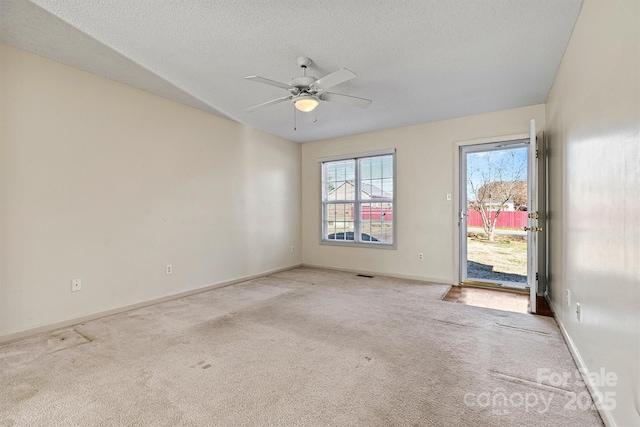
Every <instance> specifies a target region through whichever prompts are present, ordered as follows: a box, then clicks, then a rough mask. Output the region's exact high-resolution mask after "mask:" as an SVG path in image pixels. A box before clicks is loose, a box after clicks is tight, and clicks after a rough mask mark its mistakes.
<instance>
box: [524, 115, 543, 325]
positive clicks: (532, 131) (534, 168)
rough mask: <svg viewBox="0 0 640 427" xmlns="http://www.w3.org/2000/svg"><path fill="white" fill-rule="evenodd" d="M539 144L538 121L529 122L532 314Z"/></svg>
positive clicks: (535, 290)
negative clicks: (537, 137) (537, 135)
mask: <svg viewBox="0 0 640 427" xmlns="http://www.w3.org/2000/svg"><path fill="white" fill-rule="evenodd" d="M537 153H538V144H537V142H536V121H535V120H531V121H530V122H529V156H528V157H529V167H528V168H527V169H528V185H527V192H528V194H527V200H528V203H529V206H527V209H528V212H529V214H528V220H527V227H525V230H526V231H527V242H528V245H527V282H528V283H529V297H530V299H531V302H530V304H531V313H535V312H536V296H537V294H538V231H542V229H540V228H538V217H539V215H538V156H537Z"/></svg>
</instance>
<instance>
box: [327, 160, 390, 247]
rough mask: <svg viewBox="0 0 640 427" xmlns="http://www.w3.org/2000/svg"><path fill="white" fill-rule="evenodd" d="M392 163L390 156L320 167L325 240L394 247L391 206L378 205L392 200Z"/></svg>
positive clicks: (330, 163) (341, 161)
mask: <svg viewBox="0 0 640 427" xmlns="http://www.w3.org/2000/svg"><path fill="white" fill-rule="evenodd" d="M393 160H394V155H393V154H389V155H380V156H373V157H362V158H356V159H351V160H337V161H331V162H325V163H323V177H322V178H323V179H322V181H323V197H324V199H323V202H324V203H323V209H324V210H323V218H322V221H323V230H324V235H323V239H324V240H330V241H351V242H353V241H354V240H357V241H358V242H361V243H369V244H376V243H378V244H393V243H394V236H393V229H394V222H393V221H394V219H393V203H392V202H382V201H381V199H386V200H392V199H393V198H394V195H393V183H394V170H393V166H394V164H393ZM356 187H357V189H358V190H359V191H356ZM355 207H359V208H360V209H361V215H360V216H359V217H355ZM356 229H357V230H359V231H361V232H362V234H361V235H360V236H355V235H354V234H355V230H356ZM354 237H358V238H357V239H355V238H354Z"/></svg>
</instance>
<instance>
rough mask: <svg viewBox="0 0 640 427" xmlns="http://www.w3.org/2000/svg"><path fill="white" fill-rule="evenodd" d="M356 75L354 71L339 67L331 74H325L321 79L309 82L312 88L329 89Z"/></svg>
mask: <svg viewBox="0 0 640 427" xmlns="http://www.w3.org/2000/svg"><path fill="white" fill-rule="evenodd" d="M354 77H356V73H354V72H353V71H351V70H348V69H346V68H340V69H339V70H338V71H335V72H333V73H331V74H327V75H326V76H324V77H322V78H321V79H318V80H316V81H315V82H313V83H312V84H311V87H313V88H314V89H322V90H324V89H329V88H330V87H333V86H337V85H339V84H340V83H344V82H346V81H347V80H351V79H353V78H354Z"/></svg>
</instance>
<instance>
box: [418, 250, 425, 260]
mask: <svg viewBox="0 0 640 427" xmlns="http://www.w3.org/2000/svg"><path fill="white" fill-rule="evenodd" d="M418 260H419V261H422V260H424V254H423V253H422V252H420V253H419V254H418Z"/></svg>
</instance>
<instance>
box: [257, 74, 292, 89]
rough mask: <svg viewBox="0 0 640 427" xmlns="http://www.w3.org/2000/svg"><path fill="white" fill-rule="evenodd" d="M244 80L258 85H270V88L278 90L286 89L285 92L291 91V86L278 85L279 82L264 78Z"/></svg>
mask: <svg viewBox="0 0 640 427" xmlns="http://www.w3.org/2000/svg"><path fill="white" fill-rule="evenodd" d="M245 79H247V80H253V81H254V82H258V83H264V84H266V85H270V86H275V87H279V88H282V89H287V90H289V89H293V86H290V85H288V84H285V83H280V82H277V81H275V80H269V79H265V78H264V77H259V76H247V77H245Z"/></svg>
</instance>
